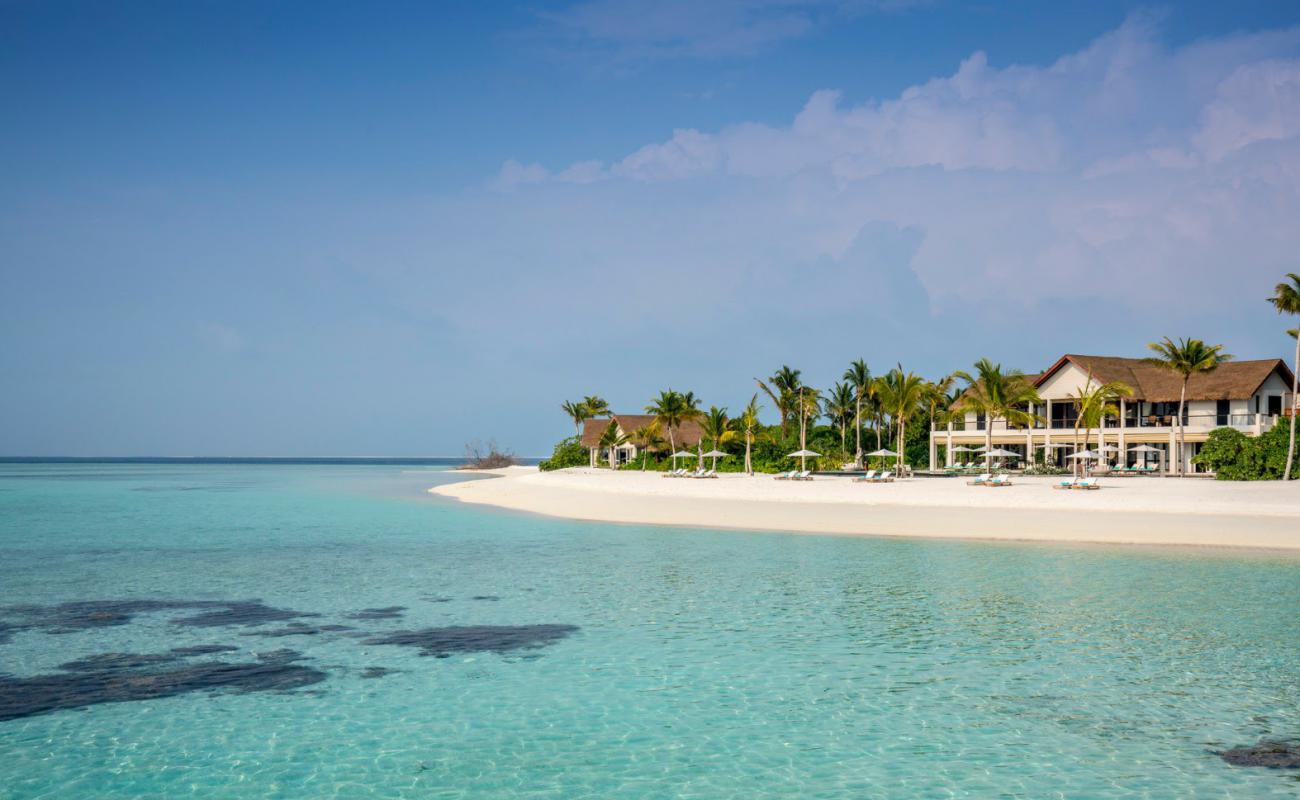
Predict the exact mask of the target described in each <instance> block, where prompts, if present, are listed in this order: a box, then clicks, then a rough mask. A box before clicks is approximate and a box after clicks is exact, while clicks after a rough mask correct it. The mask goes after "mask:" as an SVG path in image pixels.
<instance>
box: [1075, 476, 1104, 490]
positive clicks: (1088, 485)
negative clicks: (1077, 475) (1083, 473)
mask: <svg viewBox="0 0 1300 800" xmlns="http://www.w3.org/2000/svg"><path fill="white" fill-rule="evenodd" d="M1074 488H1075V489H1100V488H1101V484H1100V483H1098V482H1097V479H1096V478H1081V479H1080V480H1079V482H1078V483H1076V484H1074Z"/></svg>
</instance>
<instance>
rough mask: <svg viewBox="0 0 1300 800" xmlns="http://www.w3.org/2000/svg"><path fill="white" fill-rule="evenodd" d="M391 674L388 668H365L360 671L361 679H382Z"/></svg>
mask: <svg viewBox="0 0 1300 800" xmlns="http://www.w3.org/2000/svg"><path fill="white" fill-rule="evenodd" d="M391 673H392V670H391V669H389V668H388V667H366V668H365V669H363V670H362V671H361V677H363V678H382V677H384V676H385V675H389V674H391Z"/></svg>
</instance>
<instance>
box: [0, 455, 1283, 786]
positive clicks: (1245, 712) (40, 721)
mask: <svg viewBox="0 0 1300 800" xmlns="http://www.w3.org/2000/svg"><path fill="white" fill-rule="evenodd" d="M459 479H461V478H459V477H456V476H452V475H449V474H447V473H445V472H440V471H436V470H431V469H423V468H418V467H402V466H346V465H340V466H293V465H147V464H131V465H85V464H68V465H35V464H22V465H13V464H7V465H0V605H3V606H5V607H6V609H5V610H4V611H3V612H0V626H8V627H7V628H5V629H0V639H4V638H5V637H6V636H7V641H6V642H4V643H0V674H4V675H5V677H4V678H3V681H7V682H8V685H10V686H11V687H12V686H15V685H17V686H19V687H29V686H31V685H32V684H31V683H30V682H31V681H37V680H43V681H46V682H50V681H53V684H52V685H53V686H54V687H56V690H57V689H61V688H66V687H67V686H69V685H72V686H74V687H80V688H82V689H85V688H86V687H87V686H89V685H92V684H93V685H94V687H96V690H97V691H92V692H90V694H89V699H90V700H92V701H94V702H89V703H86V704H83V705H79V706H76V707H63V706H58V704H57V703H56V704H55V707H54V708H52V709H48V710H40V709H36V710H33V709H32V708H20V709H17V710H18V711H23V712H24V713H22V714H11V715H10V717H11V718H9V719H7V720H5V721H2V722H0V753H2V754H3V758H2V759H0V787H3V789H2V790H0V796H4V797H10V796H12V797H18V798H25V797H41V796H50V797H70V796H96V797H141V796H156V797H163V796H167V797H177V796H185V795H196V796H208V797H218V796H220V797H233V796H248V797H252V796H280V797H312V798H317V797H331V796H338V797H370V796H374V797H408V796H409V797H430V796H436V797H462V796H463V797H555V798H571V797H581V796H592V797H595V796H600V797H612V796H618V797H700V798H716V797H726V796H743V797H753V798H761V797H788V796H802V797H845V796H852V797H918V796H935V795H953V796H969V797H988V796H996V795H1002V796H1023V797H1045V796H1055V795H1062V796H1070V797H1082V796H1086V797H1108V796H1115V797H1127V796H1135V797H1207V798H1208V797H1216V798H1217V797H1225V796H1231V797H1273V796H1276V797H1294V796H1295V795H1296V793H1297V792H1298V791H1300V782H1297V775H1296V773H1294V772H1292V773H1288V772H1284V771H1270V770H1253V769H1249V768H1240V767H1233V766H1230V765H1228V764H1225V763H1224V762H1223V761H1222V760H1221V759H1219V758H1218V757H1217V756H1216V755H1215V754H1214V751H1216V750H1218V749H1222V748H1225V747H1231V746H1235V745H1242V744H1252V743H1254V742H1256V741H1258V740H1259V739H1261V738H1296V737H1300V615H1298V614H1296V613H1295V609H1296V608H1298V607H1300V558H1298V557H1296V556H1294V555H1274V554H1261V553H1235V552H1231V551H1201V552H1197V551H1175V550H1160V549H1138V548H1104V547H1091V546H1074V547H1070V546H1044V545H1011V544H992V543H978V542H964V543H963V542H938V541H906V540H887V539H862V538H852V537H815V536H787V535H775V534H743V533H735V532H708V531H691V530H677V529H665V528H645V527H635V526H609V525H596V524H585V523H569V522H564V521H557V520H549V519H539V518H532V517H526V516H522V515H513V514H506V513H499V512H493V511H490V510H484V509H481V508H473V507H463V506H459V505H457V504H456V503H454V502H451V501H446V500H441V499H438V498H435V497H431V496H429V495H427V494H426V493H425V492H424V489H425V488H427V487H428V486H430V485H432V484H434V483H437V482H440V481H446V480H459ZM87 601H131V602H132V603H133V604H134V605H130V606H128V608H141V607H144V608H146V609H147V610H143V611H135V612H133V613H129V614H126V617H127V618H126V619H125V620H122V619H120V618H117V617H113V616H112V614H111V613H110V612H114V611H118V612H120V611H121V610H122V607H121V606H116V607H76V610H80V611H85V612H87V613H89V614H90V616H89V617H86V616H84V615H83V616H82V617H76V615H73V617H72V618H74V619H81V620H82V622H81V623H76V624H69V622H68V620H69V619H70V618H69V617H68V616H67V615H66V614H64V615H63V616H60V614H63V611H60V610H59V609H63V610H64V611H66V609H67V608H68V607H67V606H65V605H64V604H68V603H86V602H87ZM137 601H151V602H153V603H154V604H153V605H150V604H148V603H144V604H142V603H139V602H137ZM158 601H165V602H166V603H179V604H187V603H188V604H198V605H197V606H195V607H186V608H182V607H179V606H178V607H175V608H171V607H167V608H163V607H158V605H157V603H158ZM252 601H258V605H257V606H256V607H254V606H250V605H246V604H248V603H251V602H252ZM240 603H243V604H245V605H235V606H233V609H234V611H236V612H239V611H242V612H249V611H250V610H252V612H253V617H252V618H248V617H242V618H241V617H240V614H239V613H230V614H224V615H223V613H222V611H221V610H222V609H223V608H225V609H229V608H232V607H231V606H229V605H228V604H240ZM15 607H19V608H15ZM259 608H265V609H274V610H278V611H281V612H284V613H285V614H291V615H292V616H284V615H276V614H272V615H267V614H266V613H265V612H262V611H258V610H257V609H259ZM214 613H215V614H216V615H217V616H216V622H215V624H185V620H191V622H192V620H193V619H195V618H196V617H204V616H205V615H212V614H214ZM106 614H107V615H106ZM207 619H208V620H209V621H212V620H213V617H211V616H208V617H207ZM86 620H89V622H87V621H86ZM216 646H221V647H223V648H233V649H223V650H211V651H205V648H211V647H216ZM193 648H200V649H199V650H193ZM176 649H180V650H181V651H182V653H173V650H176ZM110 653H111V654H132V655H136V656H145V657H147V658H145V659H144V660H143V661H141V660H139V659H137V660H135V661H132V660H130V659H127V660H122V659H118V660H112V659H105V658H103V656H104V654H110ZM222 664H225V665H243V667H240V666H235V667H232V668H230V669H227V668H222V667H217V666H213V665H222ZM256 665H262V666H263V667H268V666H269V669H252V670H249V669H246V668H245V667H256ZM232 670H233V672H234V673H236V677H235V678H234V679H233V682H227V683H222V682H220V681H218V682H216V683H212V678H213V676H214V675H220V676H229V675H230V674H231V673H232ZM284 670H289V671H288V672H285V671H284ZM250 672H251V673H252V674H254V675H256V676H257V677H256V679H255V680H252V682H245V683H241V682H240V680H242V679H244V678H247V676H248V674H249V673H250ZM268 672H269V673H270V674H271V675H272V677H274V678H276V679H277V680H278V679H285V680H288V681H289V684H288V685H286V684H284V683H279V682H277V680H268V679H266V675H267V673H268ZM173 673H176V674H179V675H182V676H186V677H188V678H190V679H193V680H194V681H197V683H196V684H195V685H193V686H190V685H189V684H186V685H185V686H184V687H182V688H184V691H175V692H171V693H162V694H161V695H157V696H155V694H154V693H150V692H147V691H146V692H143V694H145V695H146V696H145V697H143V698H138V697H135V695H139V694H141V693H142V692H141V690H140V689H139V688H138V687H139V686H140V685H142V683H143V685H146V686H154V685H163V686H165V687H167V688H169V689H175V688H177V687H176V686H175V685H174V684H175V680H179V678H177V679H172V678H164V677H160V676H163V675H171V674H173ZM87 674H89V675H91V676H92V678H93V680H89V681H88V680H86V679H83V678H77V677H76V676H78V675H83V676H84V675H87ZM309 674H311V675H319V676H320V678H319V679H318V680H310V681H308V680H305V678H306V677H307V676H308V675H309ZM70 676H71V677H72V678H73V679H72V680H70V679H69V678H70ZM239 676H242V677H239ZM115 681H116V682H115ZM205 681H207V682H205ZM25 682H26V683H25ZM119 684H126V685H130V686H135V687H137V689H136V691H135V695H132V694H131V693H130V692H124V691H121V690H120V686H119ZM3 685H4V684H3V683H0V687H2V686H3ZM105 686H107V687H108V688H107V689H105V688H104V687H105ZM13 694H14V693H13V692H12V691H11V693H10V699H11V700H12V698H13ZM19 694H20V695H21V696H22V697H28V696H30V694H29V693H27V692H22V693H19ZM56 694H57V691H56ZM4 696H5V695H4V690H3V688H0V698H4ZM60 697H62V695H60ZM117 699H120V700H121V701H120V702H109V701H112V700H117Z"/></svg>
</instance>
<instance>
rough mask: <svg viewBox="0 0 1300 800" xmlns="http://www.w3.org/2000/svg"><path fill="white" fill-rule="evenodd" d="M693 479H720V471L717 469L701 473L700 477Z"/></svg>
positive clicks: (696, 476)
mask: <svg viewBox="0 0 1300 800" xmlns="http://www.w3.org/2000/svg"><path fill="white" fill-rule="evenodd" d="M691 477H692V478H716V477H718V471H717V470H715V469H710V470H705V471H704V472H701V473H699V474H698V475H692V476H691Z"/></svg>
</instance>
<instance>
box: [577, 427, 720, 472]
mask: <svg viewBox="0 0 1300 800" xmlns="http://www.w3.org/2000/svg"><path fill="white" fill-rule="evenodd" d="M654 421H655V417H654V416H652V415H649V414H611V415H610V416H609V417H608V418H607V419H588V420H584V421H583V423H582V446H583V447H586V448H587V451H588V452H589V453H590V454H591V466H593V467H594V466H596V465H597V464H614V465H615V466H618V465H622V464H627V463H629V462H631V461H634V460H636V458H637V456H639V455H640V454H641V450H640V448H639V446H638V445H637V443H636V441H635V434H636V431H638V430H641V429H642V428H646V427H649V426H650V425H651V424H652V423H653V422H654ZM610 425H614V426H616V427H617V429H618V432H619V433H620V434H622V435H623V436H625V437H628V440H627V441H625V442H624V443H623V444H620V445H617V446H615V447H613V448H610V447H602V446H601V444H600V440H601V439H602V438H603V437H604V435H605V431H606V430H608V429H609V426H610ZM659 435H660V436H661V437H663V441H664V444H663V448H664V449H665V450H667V448H668V447H669V437H668V431H667V430H666V429H665V430H660V432H659ZM703 437H704V431H703V430H702V429H701V428H700V426H699V423H696V422H694V421H691V422H684V423H682V424H681V425H678V426H677V427H675V428H673V431H672V442H673V444H675V445H676V446H677V447H678V448H679V449H680V448H685V449H687V450H690V449H692V448H694V447H696V446H697V445H699V443H700V440H701V439H702V438H703Z"/></svg>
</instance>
